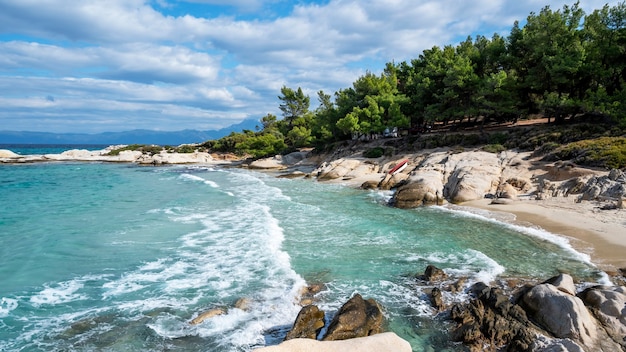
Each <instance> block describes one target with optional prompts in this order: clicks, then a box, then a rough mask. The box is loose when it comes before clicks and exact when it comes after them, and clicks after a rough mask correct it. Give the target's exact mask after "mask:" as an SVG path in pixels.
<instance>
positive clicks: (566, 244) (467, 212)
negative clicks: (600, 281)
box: [437, 206, 595, 267]
mask: <svg viewBox="0 0 626 352" xmlns="http://www.w3.org/2000/svg"><path fill="white" fill-rule="evenodd" d="M437 208H438V209H441V210H442V211H447V212H451V213H454V214H458V215H460V216H463V217H469V218H475V219H480V220H482V221H487V222H491V223H494V224H498V225H502V226H504V227H507V228H509V229H511V230H514V231H516V232H519V233H523V234H526V235H529V236H533V237H536V238H540V239H542V240H545V241H548V242H550V243H553V244H555V245H557V246H559V247H561V248H562V249H563V250H565V251H567V252H568V253H570V254H571V255H572V256H573V258H574V259H576V260H578V261H580V262H583V263H585V264H587V265H589V266H592V267H595V264H593V263H592V262H591V258H590V256H589V255H587V254H585V253H581V252H579V251H577V250H576V249H574V247H573V246H572V245H571V243H570V241H569V240H568V239H567V238H566V237H565V236H562V235H557V234H553V233H551V232H548V231H546V230H544V229H542V228H539V227H527V226H522V225H517V224H513V223H510V222H507V221H502V220H499V219H496V218H494V217H490V216H488V215H483V214H479V213H477V212H475V211H472V209H469V208H465V207H458V206H453V207H450V206H443V207H437Z"/></svg>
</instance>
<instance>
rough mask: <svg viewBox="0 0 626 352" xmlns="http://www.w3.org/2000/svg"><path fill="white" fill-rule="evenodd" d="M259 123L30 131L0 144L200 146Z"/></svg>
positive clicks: (2, 135) (0, 136) (6, 136)
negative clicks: (194, 127)
mask: <svg viewBox="0 0 626 352" xmlns="http://www.w3.org/2000/svg"><path fill="white" fill-rule="evenodd" d="M260 125H261V123H260V122H259V121H258V120H243V121H242V122H241V123H238V124H235V125H231V126H228V127H225V128H222V129H220V130H210V131H197V130H183V131H174V132H162V131H152V130H132V131H125V132H103V133H97V134H87V133H49V132H29V131H0V144H157V145H180V144H187V143H202V142H205V141H208V140H214V139H219V138H222V137H224V136H227V135H229V134H230V133H231V132H241V131H243V130H252V131H254V130H255V129H256V127H257V126H260Z"/></svg>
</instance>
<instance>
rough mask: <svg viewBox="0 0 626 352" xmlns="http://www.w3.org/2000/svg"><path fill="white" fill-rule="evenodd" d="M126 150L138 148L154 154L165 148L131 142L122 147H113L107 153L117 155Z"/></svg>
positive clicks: (143, 151)
mask: <svg viewBox="0 0 626 352" xmlns="http://www.w3.org/2000/svg"><path fill="white" fill-rule="evenodd" d="M125 150H131V151H133V150H138V151H140V152H142V153H147V154H151V155H154V154H158V153H160V152H161V151H162V150H163V147H160V146H158V145H145V144H131V145H127V146H125V147H122V148H118V149H113V150H111V151H110V152H109V153H107V155H110V156H117V155H120V152H123V151H125Z"/></svg>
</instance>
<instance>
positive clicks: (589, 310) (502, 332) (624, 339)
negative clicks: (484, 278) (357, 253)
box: [418, 266, 626, 352]
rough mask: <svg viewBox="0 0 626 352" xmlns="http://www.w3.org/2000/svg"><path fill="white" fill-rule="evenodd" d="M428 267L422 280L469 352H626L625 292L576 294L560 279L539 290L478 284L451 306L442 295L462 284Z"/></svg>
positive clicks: (608, 289)
mask: <svg viewBox="0 0 626 352" xmlns="http://www.w3.org/2000/svg"><path fill="white" fill-rule="evenodd" d="M446 278H447V276H446V275H445V273H444V272H443V271H442V270H441V269H438V268H435V267H432V266H429V267H428V268H427V269H426V271H425V273H424V275H421V276H419V277H418V280H420V281H421V282H422V283H423V284H424V285H434V287H433V288H432V289H431V290H430V293H429V297H430V300H431V303H432V305H433V307H434V308H435V309H436V311H437V312H438V314H439V316H440V317H442V319H446V320H450V321H451V322H452V327H451V329H450V337H451V339H452V340H454V341H459V342H463V343H464V344H465V345H466V346H468V347H469V349H470V351H482V350H485V349H486V346H488V348H489V349H492V350H506V351H581V352H582V351H620V350H623V351H626V287H624V286H601V285H597V286H590V287H586V288H583V289H582V290H581V291H577V289H576V285H575V284H574V280H573V278H572V277H571V276H570V275H568V274H560V275H558V276H555V277H553V278H550V279H548V280H546V281H544V282H541V283H538V284H530V283H526V284H524V285H519V286H516V287H513V288H510V287H509V286H508V285H504V286H488V285H487V284H485V283H482V282H479V283H476V284H474V285H472V286H471V287H469V288H468V289H467V293H468V294H469V296H470V299H469V300H468V301H465V302H461V303H454V304H451V305H448V304H446V303H445V301H444V300H443V298H442V294H441V292H442V291H456V290H458V288H459V282H458V281H456V282H453V283H451V284H450V283H447V282H449V281H447V280H445V279H446Z"/></svg>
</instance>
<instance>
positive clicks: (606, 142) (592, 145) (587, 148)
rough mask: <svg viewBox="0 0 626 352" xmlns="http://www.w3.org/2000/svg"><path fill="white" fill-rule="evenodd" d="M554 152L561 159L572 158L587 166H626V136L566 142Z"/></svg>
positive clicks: (615, 167) (613, 167) (610, 167)
mask: <svg viewBox="0 0 626 352" xmlns="http://www.w3.org/2000/svg"><path fill="white" fill-rule="evenodd" d="M554 154H555V155H556V156H557V157H559V158H560V159H570V160H572V161H573V162H575V163H578V164H581V165H587V166H599V167H604V168H608V169H621V168H623V167H626V138H624V137H601V138H597V139H587V140H582V141H578V142H573V143H569V144H566V145H564V146H562V147H560V148H558V149H557V150H556V151H555V152H554Z"/></svg>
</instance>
